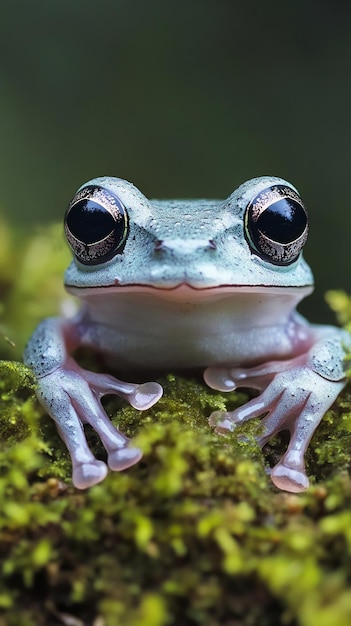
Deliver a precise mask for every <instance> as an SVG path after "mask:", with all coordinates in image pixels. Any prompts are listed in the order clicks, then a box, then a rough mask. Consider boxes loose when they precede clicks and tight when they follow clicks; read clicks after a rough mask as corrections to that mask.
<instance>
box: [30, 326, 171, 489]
mask: <svg viewBox="0 0 351 626" xmlns="http://www.w3.org/2000/svg"><path fill="white" fill-rule="evenodd" d="M82 343H84V338H82V329H81V326H80V320H79V318H74V319H72V320H61V319H59V318H51V319H47V320H45V321H44V322H42V323H41V324H40V325H39V326H38V328H37V329H36V331H35V332H34V334H33V335H32V337H31V339H30V341H29V343H28V345H27V347H26V350H25V354H24V362H25V363H26V365H28V366H29V367H30V368H31V369H32V370H33V372H34V374H35V375H36V377H37V379H38V387H37V396H38V399H39V401H40V402H41V404H42V405H43V406H44V407H45V408H46V410H47V411H48V413H49V415H50V416H51V417H52V418H53V419H54V421H55V422H56V425H57V428H58V430H59V433H60V435H61V437H62V439H63V440H64V442H65V444H66V446H67V448H68V450H69V452H70V455H71V459H72V466H73V475H72V479H73V484H74V485H75V486H76V487H78V488H79V489H84V488H86V487H90V486H91V485H94V484H96V483H98V482H100V481H101V480H103V479H104V478H105V476H106V473H107V467H106V465H105V463H103V462H102V461H98V460H97V459H96V458H95V457H94V455H93V454H92V452H91V450H90V449H89V447H88V444H87V441H86V438H85V434H84V430H83V426H82V424H83V423H88V424H90V425H91V426H92V427H93V428H94V429H95V430H96V432H97V433H98V435H99V436H100V438H101V441H102V443H103V445H104V447H105V448H106V451H107V453H108V465H109V467H110V469H112V470H123V469H125V468H127V467H129V466H131V465H133V464H134V463H136V462H137V461H138V460H139V459H140V457H141V451H140V450H139V449H138V448H135V447H132V446H129V439H128V438H127V437H126V436H125V435H123V434H122V433H121V432H119V431H118V430H117V429H116V428H114V426H113V425H112V424H111V421H110V419H109V418H108V416H107V414H106V413H105V411H104V409H103V407H102V405H101V398H102V396H104V395H106V394H116V395H118V396H121V397H122V398H125V399H126V400H127V401H128V402H129V403H130V404H131V405H132V406H134V407H135V408H137V409H139V410H144V409H148V408H149V407H150V406H152V405H153V404H154V403H155V402H157V400H159V398H160V397H161V395H162V387H161V386H160V385H159V384H158V383H152V382H149V383H144V384H133V383H126V382H123V381H120V380H117V379H116V378H114V377H112V376H109V375H107V374H96V373H93V372H90V371H88V370H85V369H83V368H81V367H80V366H79V365H78V364H77V363H76V361H75V360H74V359H73V358H72V357H71V356H70V353H71V352H72V351H73V350H75V348H77V346H78V345H81V344H82Z"/></svg>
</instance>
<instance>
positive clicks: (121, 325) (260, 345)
mask: <svg viewBox="0 0 351 626" xmlns="http://www.w3.org/2000/svg"><path fill="white" fill-rule="evenodd" d="M308 229H309V220H308V214H307V209H306V206H305V204H304V202H303V200H302V198H301V195H300V194H299V192H298V191H297V189H296V188H295V187H294V186H293V185H292V184H291V183H289V182H288V181H286V180H285V179H283V178H280V177H277V176H261V177H256V178H252V179H251V180H248V181H247V182H245V183H243V184H242V185H240V186H239V187H238V188H237V189H236V190H234V191H233V192H232V193H231V194H230V195H229V197H227V198H226V199H225V200H213V199H210V200H208V199H191V200H149V199H147V198H146V197H145V196H144V195H143V194H142V192H141V191H140V190H139V189H138V188H137V187H136V186H134V184H132V183H130V182H128V181H126V180H124V179H122V178H117V177H112V176H103V177H98V178H94V179H92V180H90V181H88V182H87V183H85V184H83V185H82V186H81V187H80V188H79V189H78V191H77V192H76V193H75V195H74V197H73V199H72V200H71V202H70V203H69V206H68V209H67V211H66V214H65V220H64V231H65V236H66V239H67V243H68V245H69V247H70V248H71V250H72V253H73V260H72V262H71V263H70V265H69V267H68V268H67V270H66V272H65V278H64V282H65V288H66V289H67V291H68V292H69V293H70V294H72V295H73V296H76V297H77V298H78V299H79V301H80V303H81V307H80V308H79V309H78V311H77V312H75V314H74V315H73V316H71V317H69V316H68V317H51V318H48V319H46V320H44V321H42V322H41V323H40V324H39V326H38V327H37V329H36V330H35V331H34V333H33V335H32V337H31V338H30V340H29V342H28V344H27V346H26V348H25V352H24V362H25V364H26V365H27V366H28V367H30V368H31V370H32V371H33V373H34V375H35V376H36V379H37V392H36V393H37V397H38V399H39V401H40V403H41V404H42V405H43V407H44V408H45V409H46V411H47V412H48V414H49V415H50V416H51V418H52V419H53V420H54V422H55V423H56V426H57V429H58V432H59V434H60V436H61V437H62V439H63V441H64V443H65V444H66V446H67V449H68V451H69V454H70V457H71V460H72V482H73V485H74V486H75V487H76V488H78V489H85V488H88V487H92V486H93V485H95V484H97V483H99V482H101V481H102V480H103V479H104V478H105V477H106V475H107V473H108V470H109V469H110V470H111V471H117V472H118V471H121V470H125V469H127V468H129V467H131V466H133V465H134V464H136V463H137V462H138V461H139V460H140V458H141V456H142V451H141V450H140V449H139V448H138V446H136V445H134V443H133V441H132V440H131V439H129V438H128V437H127V436H126V435H125V434H124V433H122V432H121V431H120V430H119V429H118V428H116V427H115V426H114V425H113V424H112V422H111V420H110V418H109V417H108V415H107V413H106V412H105V409H104V408H103V405H102V403H101V400H102V398H103V396H105V395H108V394H115V395H117V396H119V397H121V398H122V399H124V400H126V401H127V402H128V403H129V404H130V405H131V406H133V407H134V408H135V409H137V410H139V411H144V410H147V409H149V408H150V407H152V406H153V405H154V404H155V403H156V402H157V401H158V400H159V399H160V398H161V396H162V393H163V389H162V387H161V385H160V384H159V382H157V378H158V374H157V373H158V372H160V371H162V372H170V371H172V372H176V371H180V372H182V371H186V372H201V373H202V374H203V379H204V382H205V384H206V385H208V386H209V387H210V388H211V389H213V390H218V391H220V392H229V391H233V390H235V389H238V388H246V389H252V390H254V393H253V394H252V397H250V399H249V400H248V401H247V402H246V403H244V404H243V405H242V406H239V407H237V408H235V409H234V410H232V411H218V410H217V411H214V412H213V413H212V414H211V416H210V417H209V424H210V426H211V427H212V428H214V429H215V431H216V432H217V433H219V434H221V435H225V434H226V433H229V432H232V431H235V429H236V428H237V427H238V426H239V425H241V424H243V423H244V422H246V421H247V420H251V419H253V418H258V417H259V418H261V419H260V429H259V430H260V432H259V434H258V435H257V441H258V444H259V445H260V446H262V447H263V446H264V445H265V444H266V443H267V442H268V441H270V440H271V438H272V437H274V436H275V435H276V434H277V433H279V432H281V431H284V430H287V431H288V432H289V434H290V439H289V442H288V445H287V448H286V451H285V453H284V454H283V455H282V457H281V459H280V460H279V461H278V463H277V464H276V465H275V466H274V467H273V468H271V469H270V477H271V480H272V482H273V484H274V485H275V486H276V487H277V488H278V489H281V490H285V491H289V492H295V493H298V492H300V491H303V490H305V489H307V488H308V486H309V478H308V476H307V474H306V468H305V452H306V450H307V448H308V445H309V443H310V440H311V437H312V435H313V434H314V432H315V430H316V428H317V427H318V425H319V423H320V421H321V419H322V418H323V416H324V414H325V413H326V411H327V410H328V409H329V408H330V407H331V405H332V404H333V402H334V401H335V399H336V398H337V396H338V395H339V393H340V391H341V390H342V389H343V387H344V386H345V383H346V378H345V365H344V361H345V355H346V353H347V351H348V350H349V349H350V343H351V340H350V335H349V334H348V333H347V332H346V331H345V330H343V329H340V328H337V327H334V326H330V325H319V324H316V325H315V324H310V323H309V322H308V321H307V320H306V319H305V318H304V317H302V315H301V314H300V313H299V312H297V310H296V307H297V305H298V304H299V302H300V301H301V300H302V299H303V298H305V297H306V296H308V295H309V294H310V293H311V292H312V290H313V287H314V281H313V275H312V272H311V269H310V267H309V266H308V264H307V262H306V261H305V260H304V258H303V248H304V245H305V243H306V240H307V235H308ZM79 348H85V349H88V350H90V351H92V353H93V354H100V355H101V356H102V358H103V360H104V363H106V365H105V366H104V368H105V370H106V371H107V372H108V373H100V372H98V373H97V372H92V371H90V370H87V369H84V368H83V367H82V365H80V364H79V363H78V360H77V358H76V351H77V350H78V349H79ZM105 370H104V371H105ZM111 371H112V372H113V373H112V374H111V373H110V372H111ZM115 372H116V373H117V372H118V374H119V373H121V377H122V378H121V379H120V378H117V377H116V376H115V375H114V374H115ZM123 372H132V373H133V374H131V375H130V376H129V377H128V376H127V378H132V379H133V380H139V381H140V380H141V381H142V382H126V381H124V380H123V379H124V378H125V376H123ZM136 373H143V376H142V377H141V378H140V377H139V374H138V375H137V374H136ZM150 379H151V380H150ZM152 379H156V380H152ZM255 394H256V395H255ZM85 424H89V425H90V426H91V427H92V428H93V429H94V430H95V431H96V433H97V434H98V436H99V437H100V439H101V442H102V444H103V446H104V448H105V450H106V453H107V462H105V461H103V460H101V459H98V458H96V457H95V456H94V454H93V452H92V451H91V449H90V448H89V446H88V443H87V439H86V435H85V431H84V425H85Z"/></svg>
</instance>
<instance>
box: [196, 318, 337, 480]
mask: <svg viewBox="0 0 351 626" xmlns="http://www.w3.org/2000/svg"><path fill="white" fill-rule="evenodd" d="M314 334H315V343H314V345H313V346H312V347H311V349H310V350H309V351H307V352H306V353H304V354H300V355H298V356H296V357H295V358H292V359H289V360H286V361H271V362H268V363H265V364H264V365H262V366H258V367H252V368H232V369H229V368H228V369H225V368H215V367H212V368H208V369H207V370H206V371H205V373H204V378H205V381H206V382H207V384H208V385H209V386H210V387H212V388H214V389H220V390H221V391H230V390H231V389H235V388H237V387H252V388H255V389H259V390H263V391H262V393H260V395H258V396H257V397H256V398H253V399H252V400H250V401H249V402H247V403H246V404H244V405H243V406H242V407H239V408H237V409H236V410H235V411H232V412H228V413H223V412H219V411H216V412H215V413H213V414H212V415H211V417H210V424H211V425H213V426H215V427H216V430H217V432H220V433H223V432H225V431H228V430H234V428H235V426H236V425H237V424H240V423H243V422H245V421H246V420H248V419H251V418H254V417H259V416H261V415H264V414H265V417H264V418H263V419H262V427H263V431H262V435H261V437H260V438H259V443H260V444H261V445H262V446H264V445H265V444H266V443H267V441H269V439H270V438H271V437H273V436H274V435H275V434H276V433H278V432H280V431H281V430H285V429H287V430H289V431H290V442H289V446H288V449H287V451H286V453H285V454H284V456H283V457H282V459H281V460H280V461H279V463H278V464H277V465H276V466H275V467H274V468H273V469H272V472H271V478H272V481H273V482H274V484H275V485H276V486H277V487H279V488H280V489H285V490H287V491H292V492H299V491H303V490H304V489H306V488H307V487H308V486H309V481H308V478H307V476H306V473H305V465H304V455H305V452H306V449H307V447H308V444H309V442H310V440H311V437H312V435H313V433H314V431H315V430H316V428H317V426H318V425H319V423H320V421H321V419H322V417H323V415H324V414H325V412H326V411H327V410H328V409H329V407H330V406H331V405H332V404H333V402H334V400H335V399H336V398H337V396H338V395H339V393H340V391H341V389H342V388H343V387H344V385H345V382H346V381H345V371H344V358H345V349H346V348H349V346H350V336H349V335H348V333H345V332H344V331H339V330H338V329H334V330H333V332H330V330H329V329H326V330H325V329H323V327H320V328H318V327H316V328H315V331H314Z"/></svg>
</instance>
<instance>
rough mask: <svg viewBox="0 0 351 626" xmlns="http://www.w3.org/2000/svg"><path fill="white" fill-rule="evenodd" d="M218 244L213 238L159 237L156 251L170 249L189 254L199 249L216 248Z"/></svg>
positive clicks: (155, 246) (155, 247)
mask: <svg viewBox="0 0 351 626" xmlns="http://www.w3.org/2000/svg"><path fill="white" fill-rule="evenodd" d="M216 249H217V246H216V243H215V242H214V241H213V239H157V240H156V241H155V245H154V250H155V252H160V251H164V252H166V251H170V252H178V253H182V254H189V253H191V252H196V251H197V250H216Z"/></svg>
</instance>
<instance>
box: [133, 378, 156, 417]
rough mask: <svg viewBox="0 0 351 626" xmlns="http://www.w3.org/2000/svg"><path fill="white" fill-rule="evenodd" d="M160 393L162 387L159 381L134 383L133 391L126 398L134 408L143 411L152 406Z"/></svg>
mask: <svg viewBox="0 0 351 626" xmlns="http://www.w3.org/2000/svg"><path fill="white" fill-rule="evenodd" d="M162 394H163V389H162V387H161V385H159V383H143V384H141V385H136V388H135V391H134V392H133V394H130V396H129V397H128V400H129V402H130V404H131V405H132V406H133V407H134V408H135V409H139V410H140V411H145V409H149V408H150V407H151V406H153V405H154V404H155V403H156V402H157V401H158V400H159V399H160V398H161V396H162Z"/></svg>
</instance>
